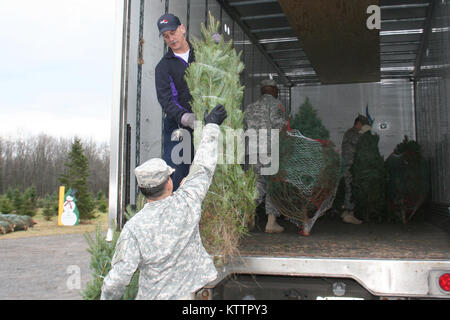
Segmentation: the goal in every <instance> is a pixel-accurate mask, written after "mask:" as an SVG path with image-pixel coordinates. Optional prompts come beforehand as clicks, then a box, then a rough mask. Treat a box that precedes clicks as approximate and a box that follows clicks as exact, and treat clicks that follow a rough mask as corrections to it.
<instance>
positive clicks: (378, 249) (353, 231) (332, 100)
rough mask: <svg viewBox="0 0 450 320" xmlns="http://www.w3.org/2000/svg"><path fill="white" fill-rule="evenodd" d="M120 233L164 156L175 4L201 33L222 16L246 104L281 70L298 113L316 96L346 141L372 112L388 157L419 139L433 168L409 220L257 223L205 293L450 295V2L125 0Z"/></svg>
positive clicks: (119, 54)
mask: <svg viewBox="0 0 450 320" xmlns="http://www.w3.org/2000/svg"><path fill="white" fill-rule="evenodd" d="M115 5H116V44H115V52H116V57H115V78H114V89H113V95H114V97H113V112H112V126H111V157H110V184H109V231H108V235H110V234H111V231H112V230H113V229H114V228H118V229H119V230H120V229H121V227H122V226H123V224H124V222H125V221H126V220H125V217H124V212H125V208H126V206H127V205H129V204H131V205H133V204H135V201H136V196H137V187H136V180H135V177H134V173H133V172H134V168H135V167H136V166H138V165H139V164H141V163H143V162H144V161H146V160H148V159H150V158H154V157H161V151H162V138H161V136H162V120H163V117H164V114H163V112H162V109H161V107H160V105H159V103H158V100H157V97H156V90H155V79H154V77H155V73H154V70H155V66H156V64H157V63H158V62H159V60H160V59H161V57H162V56H163V55H164V53H165V52H166V50H167V47H166V46H165V44H164V41H163V40H162V38H159V35H158V31H157V26H156V21H157V19H158V18H159V17H160V16H161V15H162V14H164V13H168V12H169V13H173V14H175V15H176V16H178V17H179V18H180V20H181V22H182V23H183V24H184V25H185V26H186V30H187V37H188V38H189V39H193V38H201V30H200V25H201V23H204V24H206V23H207V21H208V12H211V14H212V15H213V16H214V17H215V18H216V19H217V20H218V21H220V24H221V29H220V30H221V35H222V36H223V37H224V40H225V41H229V40H233V45H234V48H235V49H236V51H237V52H242V61H243V62H244V64H245V70H244V71H243V73H242V74H241V84H242V85H244V86H245V91H244V97H243V101H242V108H244V107H245V106H246V105H248V104H250V103H252V102H254V101H255V100H256V99H258V97H259V95H260V82H261V80H264V79H268V78H273V79H274V80H276V81H277V83H278V85H279V92H280V97H279V98H280V100H281V101H282V102H283V104H284V106H285V107H286V108H287V110H288V111H289V113H290V115H291V116H292V115H294V114H295V113H296V112H297V110H298V108H299V106H300V105H301V104H302V103H303V102H304V101H305V99H306V98H308V99H309V101H310V102H311V104H312V105H313V106H314V107H315V108H316V109H317V112H318V115H319V116H320V118H321V119H322V122H323V124H324V125H325V126H326V127H327V128H328V129H329V131H330V140H331V141H333V143H334V144H335V145H336V146H338V147H339V146H340V144H341V141H342V136H343V134H344V132H345V131H346V130H347V129H348V128H350V127H351V126H352V124H353V120H354V118H355V117H356V116H357V115H358V114H365V113H366V108H367V107H368V110H370V115H371V117H372V118H373V124H372V131H373V132H374V133H376V134H377V135H378V136H379V137H380V140H379V149H380V154H381V155H382V156H383V157H384V158H385V159H386V158H387V157H388V156H389V155H390V154H391V153H392V152H393V150H394V148H395V146H396V145H397V144H398V143H399V142H401V141H402V140H403V138H404V137H405V136H407V137H409V139H411V140H415V141H417V142H418V143H419V144H420V146H421V148H422V152H423V155H424V157H425V159H426V162H427V165H428V167H429V185H430V188H429V189H430V191H429V195H428V200H427V202H426V203H425V204H424V205H423V206H422V208H421V211H420V214H417V217H414V218H413V219H412V220H411V221H410V222H409V223H407V224H402V223H396V224H386V223H382V224H376V223H375V224H372V223H363V224H361V225H352V224H345V223H343V222H342V221H340V220H339V219H334V220H333V219H329V218H328V219H327V215H332V214H331V213H330V214H329V213H326V214H325V215H324V216H323V217H321V218H319V219H318V220H317V221H316V223H315V225H314V229H313V230H312V232H311V234H310V235H309V236H307V237H305V236H301V235H300V234H299V232H298V229H297V228H296V227H295V226H294V225H293V224H292V223H289V221H284V220H283V221H280V224H283V226H284V227H285V231H284V232H283V233H280V234H267V233H265V232H264V230H263V229H261V228H259V229H258V227H256V228H255V229H254V230H253V231H251V233H250V235H249V236H247V237H245V238H244V239H243V240H242V241H241V244H240V247H239V252H240V255H239V256H236V257H233V259H231V260H230V261H229V262H228V263H227V264H225V265H224V266H221V267H219V268H218V271H219V277H218V278H217V279H216V280H215V281H214V282H212V283H210V284H208V285H207V286H205V287H204V288H202V289H201V290H200V291H198V292H197V294H196V297H197V299H204V300H211V299H212V300H216V299H244V300H253V299H256V300H259V299H294V300H315V299H450V236H449V231H450V33H449V32H450V0H395V1H394V0H335V1H328V0H315V1H295V0H278V1H277V0H116V1H115Z"/></svg>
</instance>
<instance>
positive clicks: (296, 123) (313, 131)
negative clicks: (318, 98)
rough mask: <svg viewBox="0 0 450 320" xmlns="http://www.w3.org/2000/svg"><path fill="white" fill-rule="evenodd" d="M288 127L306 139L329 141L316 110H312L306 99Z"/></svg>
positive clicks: (326, 131) (327, 132)
mask: <svg viewBox="0 0 450 320" xmlns="http://www.w3.org/2000/svg"><path fill="white" fill-rule="evenodd" d="M290 127H291V128H292V129H295V130H298V131H300V132H301V134H302V135H304V136H306V137H308V138H312V139H320V140H329V139H330V132H329V131H328V129H327V128H325V126H324V125H323V124H322V120H321V119H320V118H319V116H318V115H317V110H315V109H314V108H313V106H312V104H311V102H310V101H309V98H308V97H306V99H305V102H304V103H303V104H302V105H301V106H300V108H299V110H298V112H297V113H296V114H295V115H294V118H293V120H292V123H290Z"/></svg>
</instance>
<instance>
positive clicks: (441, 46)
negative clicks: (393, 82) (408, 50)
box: [415, 0, 450, 227]
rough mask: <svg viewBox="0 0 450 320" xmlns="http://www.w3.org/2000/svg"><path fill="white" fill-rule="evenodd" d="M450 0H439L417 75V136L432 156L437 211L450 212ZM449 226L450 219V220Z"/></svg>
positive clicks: (425, 150)
mask: <svg viewBox="0 0 450 320" xmlns="http://www.w3.org/2000/svg"><path fill="white" fill-rule="evenodd" d="M449 31H450V1H449V0H445V1H444V0H442V1H436V4H435V9H434V11H433V15H432V21H431V28H430V33H429V36H428V39H427V42H426V43H425V46H424V57H423V62H422V64H421V68H420V72H419V73H418V78H417V79H416V84H415V89H416V94H415V99H416V123H417V124H416V126H417V140H418V142H419V143H420V144H421V146H422V149H423V152H424V154H425V156H426V157H427V159H428V163H429V166H430V173H431V177H430V178H431V197H432V198H431V200H432V204H433V207H434V209H435V210H433V211H435V212H436V213H440V214H441V215H442V216H446V217H447V221H448V217H449V215H450V211H449V210H450V32H449ZM447 227H448V222H447Z"/></svg>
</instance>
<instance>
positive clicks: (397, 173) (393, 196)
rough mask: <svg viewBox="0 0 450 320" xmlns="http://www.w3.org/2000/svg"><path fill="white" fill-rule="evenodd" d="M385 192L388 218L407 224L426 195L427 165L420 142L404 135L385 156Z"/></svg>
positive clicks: (427, 187) (427, 185)
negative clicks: (391, 151) (390, 152)
mask: <svg viewBox="0 0 450 320" xmlns="http://www.w3.org/2000/svg"><path fill="white" fill-rule="evenodd" d="M385 168H386V171H387V182H386V195H387V202H388V213H389V215H390V217H397V219H399V220H400V221H401V222H403V223H407V222H408V221H409V220H411V218H412V217H413V216H414V214H415V213H416V212H417V210H418V209H419V208H420V206H421V205H422V204H423V203H424V202H425V199H426V197H427V193H428V189H429V184H428V168H427V163H426V161H425V159H424V157H423V156H422V152H421V148H420V145H419V144H418V143H417V142H416V141H414V140H409V139H408V137H407V136H405V138H404V139H403V141H402V142H401V143H399V144H398V145H397V146H396V148H395V150H394V152H393V153H392V154H391V155H390V156H389V157H388V158H387V159H386V161H385Z"/></svg>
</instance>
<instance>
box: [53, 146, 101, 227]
mask: <svg viewBox="0 0 450 320" xmlns="http://www.w3.org/2000/svg"><path fill="white" fill-rule="evenodd" d="M65 167H66V172H65V173H64V174H63V175H61V176H60V179H59V180H60V182H61V184H63V185H64V186H65V187H66V190H67V189H69V188H72V190H75V189H76V190H77V193H76V198H77V207H78V211H79V212H80V219H93V218H95V215H94V212H93V211H94V208H95V201H94V197H93V196H92V194H91V193H90V192H89V191H88V182H87V180H88V177H89V166H88V160H87V158H86V156H85V155H84V152H83V146H82V144H81V141H80V139H78V138H75V139H74V142H73V144H72V148H71V151H70V153H69V155H68V161H67V162H66V163H65Z"/></svg>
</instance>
